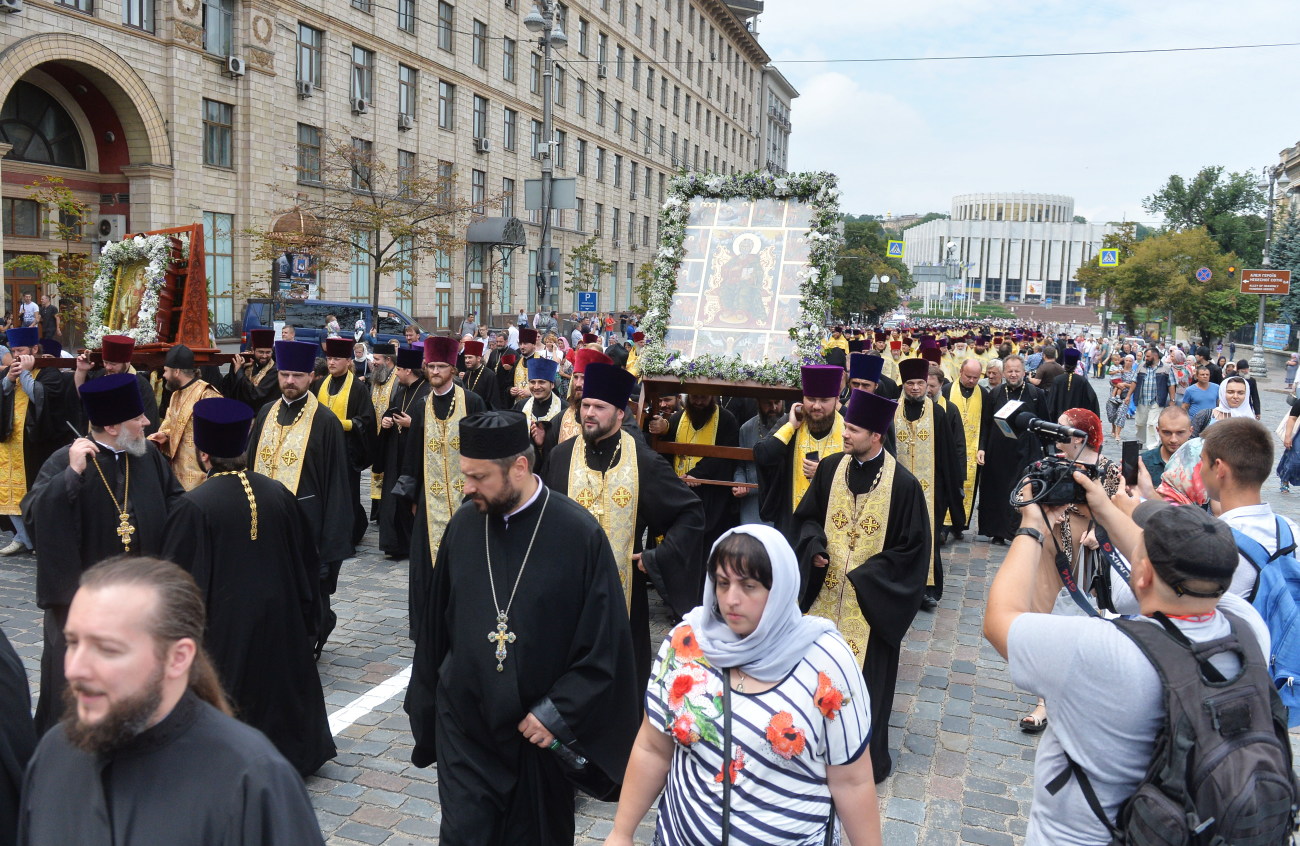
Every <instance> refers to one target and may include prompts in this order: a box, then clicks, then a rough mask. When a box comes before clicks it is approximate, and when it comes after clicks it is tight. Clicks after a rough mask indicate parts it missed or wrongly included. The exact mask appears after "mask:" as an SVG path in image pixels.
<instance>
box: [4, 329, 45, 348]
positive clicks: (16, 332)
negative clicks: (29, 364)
mask: <svg viewBox="0 0 1300 846" xmlns="http://www.w3.org/2000/svg"><path fill="white" fill-rule="evenodd" d="M5 336H6V337H8V339H9V346H10V347H34V346H36V344H37V342H39V341H40V333H39V332H37V331H36V327H35V326H15V327H14V328H12V329H9V330H7V331H6V332H5Z"/></svg>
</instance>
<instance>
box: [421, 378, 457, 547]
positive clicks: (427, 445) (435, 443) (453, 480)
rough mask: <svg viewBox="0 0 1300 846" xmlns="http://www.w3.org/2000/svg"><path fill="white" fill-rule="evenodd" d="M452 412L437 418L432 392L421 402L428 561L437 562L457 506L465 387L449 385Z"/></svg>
mask: <svg viewBox="0 0 1300 846" xmlns="http://www.w3.org/2000/svg"><path fill="white" fill-rule="evenodd" d="M452 391H453V394H452V401H451V413H450V414H448V415H447V419H446V420H439V419H438V415H437V414H435V413H434V411H433V391H430V392H429V396H428V397H427V398H426V399H425V401H424V516H425V528H426V529H427V530H428V532H429V561H431V562H435V563H436V562H437V560H438V544H439V543H441V542H442V534H443V531H444V530H445V529H446V528H447V521H449V520H450V519H451V515H452V514H454V513H455V512H456V509H457V508H459V507H460V500H461V495H462V494H464V493H465V477H464V476H462V475H461V473H460V421H461V418H463V417H464V416H465V389H464V388H462V387H460V386H459V385H457V386H456V387H454V388H452Z"/></svg>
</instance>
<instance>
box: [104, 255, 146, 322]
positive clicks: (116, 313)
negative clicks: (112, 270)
mask: <svg viewBox="0 0 1300 846" xmlns="http://www.w3.org/2000/svg"><path fill="white" fill-rule="evenodd" d="M147 269H148V264H147V263H146V262H142V261H138V262H132V263H131V264H124V265H121V266H120V267H118V269H117V279H116V281H115V282H114V284H113V304H112V305H111V306H110V307H109V312H108V328H109V329H110V330H112V331H115V332H123V331H126V330H129V329H135V328H137V326H136V323H137V321H138V320H139V317H140V300H141V299H142V298H143V297H144V291H145V288H146V286H148V284H149V280H148V279H147V278H146V277H145V271H146V270H147Z"/></svg>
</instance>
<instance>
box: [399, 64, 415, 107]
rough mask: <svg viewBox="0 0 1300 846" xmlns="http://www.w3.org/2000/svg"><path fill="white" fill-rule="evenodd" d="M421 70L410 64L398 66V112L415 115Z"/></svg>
mask: <svg viewBox="0 0 1300 846" xmlns="http://www.w3.org/2000/svg"><path fill="white" fill-rule="evenodd" d="M418 83H419V71H417V70H416V69H415V68H413V67H409V66H408V65H398V66H397V113H398V114H399V115H406V116H407V117H411V118H414V117H415V104H416V103H417V102H419V98H418V97H417V96H416V94H417V92H418V91H419V87H418Z"/></svg>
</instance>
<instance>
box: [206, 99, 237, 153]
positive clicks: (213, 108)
mask: <svg viewBox="0 0 1300 846" xmlns="http://www.w3.org/2000/svg"><path fill="white" fill-rule="evenodd" d="M234 132H235V107H234V106H232V105H230V104H229V103H219V102H217V101H216V100H206V99H205V100H204V101H203V163H204V164H205V165H212V166H213V167H233V166H234V137H233V136H234Z"/></svg>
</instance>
